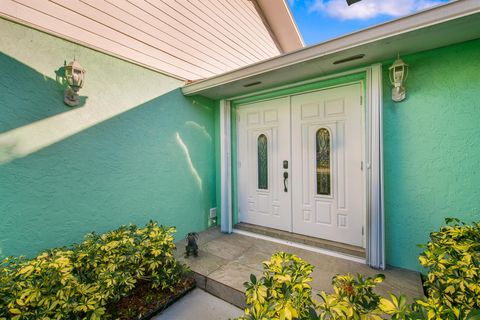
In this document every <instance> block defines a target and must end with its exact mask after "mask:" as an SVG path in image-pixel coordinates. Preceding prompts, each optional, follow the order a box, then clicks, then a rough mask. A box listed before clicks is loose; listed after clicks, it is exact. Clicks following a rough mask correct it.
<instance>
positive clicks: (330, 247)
mask: <svg viewBox="0 0 480 320" xmlns="http://www.w3.org/2000/svg"><path fill="white" fill-rule="evenodd" d="M234 228H235V229H236V230H237V231H243V232H248V233H252V234H256V235H261V236H266V237H268V238H272V239H276V240H282V241H283V242H285V241H286V242H288V243H293V244H297V245H302V246H308V247H311V248H315V249H316V250H321V251H322V253H323V251H328V252H329V253H335V254H336V255H338V254H340V255H346V256H349V257H354V258H357V259H360V260H362V261H363V262H365V249H364V248H361V247H357V246H353V245H349V244H345V243H340V242H335V241H330V240H325V239H319V238H314V237H309V236H305V235H302V234H297V233H292V232H288V231H283V230H277V229H272V228H267V227H263V226H258V225H254V224H249V223H244V222H240V223H237V224H236V225H235V226H234ZM275 242H277V241H275ZM283 242H282V243H283ZM297 245H294V246H297ZM297 247H298V246H297ZM326 254H327V253H326ZM329 255H332V254H329Z"/></svg>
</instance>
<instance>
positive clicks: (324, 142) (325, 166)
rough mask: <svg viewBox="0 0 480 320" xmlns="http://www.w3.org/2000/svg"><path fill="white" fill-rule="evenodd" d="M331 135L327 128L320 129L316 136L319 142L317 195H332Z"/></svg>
mask: <svg viewBox="0 0 480 320" xmlns="http://www.w3.org/2000/svg"><path fill="white" fill-rule="evenodd" d="M330 141H331V135H330V131H328V130H327V129H326V128H320V129H318V131H317V134H316V142H317V154H316V156H317V165H316V171H317V172H316V173H317V194H320V195H327V196H329V195H331V194H332V192H331V185H332V184H331V177H332V170H331V161H330V160H331V159H330V158H331V145H330Z"/></svg>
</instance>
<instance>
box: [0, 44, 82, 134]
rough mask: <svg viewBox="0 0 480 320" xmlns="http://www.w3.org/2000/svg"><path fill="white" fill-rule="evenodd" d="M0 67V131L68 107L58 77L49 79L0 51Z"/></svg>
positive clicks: (54, 113) (42, 117)
mask: <svg viewBox="0 0 480 320" xmlns="http://www.w3.org/2000/svg"><path fill="white" fill-rule="evenodd" d="M0 70H2V71H1V72H0V114H1V117H0V133H2V132H6V131H9V130H12V129H15V128H18V127H21V126H24V125H27V124H29V123H32V122H34V121H38V120H41V119H44V118H48V117H51V116H53V115H56V114H59V113H62V112H66V111H69V110H72V109H71V108H69V107H67V106H66V105H65V104H64V103H63V91H64V88H65V86H64V85H63V84H62V80H61V78H59V81H58V82H57V81H55V80H52V79H50V78H48V77H46V76H44V75H43V74H41V73H39V72H37V71H36V70H34V69H32V68H30V67H28V66H27V65H25V64H23V63H21V62H19V61H17V60H15V59H13V58H11V57H9V56H7V55H5V54H3V53H0ZM59 70H61V68H60V69H59ZM59 70H57V71H55V72H59ZM12 84H15V85H12ZM85 99H86V97H82V102H83V104H85Z"/></svg>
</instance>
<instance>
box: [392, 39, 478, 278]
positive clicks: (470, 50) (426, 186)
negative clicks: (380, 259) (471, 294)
mask: <svg viewBox="0 0 480 320" xmlns="http://www.w3.org/2000/svg"><path fill="white" fill-rule="evenodd" d="M402 59H404V60H405V62H406V63H408V64H409V65H410V74H409V76H408V79H407V83H406V86H407V99H406V100H405V101H403V102H401V103H393V102H392V100H391V98H390V97H391V93H390V87H391V86H390V84H389V82H388V73H387V70H388V66H389V65H390V64H391V62H392V61H389V62H387V63H385V64H384V74H383V77H384V161H385V167H384V169H385V217H386V252H387V262H388V263H389V264H392V265H395V266H400V267H405V268H410V269H419V268H420V267H419V265H418V260H417V256H418V253H419V252H420V249H419V248H418V247H417V246H416V245H417V244H421V243H426V241H427V240H428V235H429V232H431V231H434V230H437V229H438V228H439V226H441V225H442V223H443V221H444V218H445V217H458V218H460V219H463V220H465V221H466V222H470V221H472V220H476V221H479V220H480V40H476V41H470V42H466V43H463V44H460V45H454V46H450V47H445V48H440V49H437V50H432V51H428V52H423V53H418V54H415V55H410V56H404V57H402Z"/></svg>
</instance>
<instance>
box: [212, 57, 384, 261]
mask: <svg viewBox="0 0 480 320" xmlns="http://www.w3.org/2000/svg"><path fill="white" fill-rule="evenodd" d="M361 72H365V74H366V81H365V83H366V101H365V106H366V110H365V122H366V123H365V125H366V136H365V139H366V141H365V142H366V144H365V148H366V153H365V161H366V163H365V167H366V175H365V177H366V183H365V184H366V210H367V212H366V254H367V257H366V258H367V259H366V261H367V264H368V265H370V266H371V267H372V268H376V269H385V267H386V265H385V228H384V221H385V219H384V206H383V201H384V198H383V194H384V193H383V184H384V183H383V126H382V121H383V120H382V119H383V111H382V110H383V108H382V65H381V64H374V65H371V66H369V67H366V68H361V69H355V70H351V71H347V72H343V73H339V74H336V75H331V76H326V77H320V78H316V79H312V80H308V81H303V82H300V83H294V84H291V85H287V86H282V87H277V88H273V89H269V90H264V91H260V92H255V93H253V94H250V95H245V96H242V97H241V98H244V97H247V96H253V95H258V94H260V93H265V92H268V91H275V90H279V89H284V88H289V87H296V86H299V85H303V84H307V83H312V82H320V81H324V80H327V79H333V78H337V77H341V76H345V75H349V74H356V73H361ZM238 98H240V97H232V98H229V99H224V100H221V101H220V184H221V199H220V201H221V231H222V232H226V233H231V232H232V230H233V225H232V222H233V217H232V174H231V172H232V160H231V153H232V141H231V137H232V134H231V128H232V125H231V101H233V100H235V99H238Z"/></svg>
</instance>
